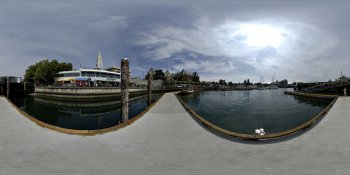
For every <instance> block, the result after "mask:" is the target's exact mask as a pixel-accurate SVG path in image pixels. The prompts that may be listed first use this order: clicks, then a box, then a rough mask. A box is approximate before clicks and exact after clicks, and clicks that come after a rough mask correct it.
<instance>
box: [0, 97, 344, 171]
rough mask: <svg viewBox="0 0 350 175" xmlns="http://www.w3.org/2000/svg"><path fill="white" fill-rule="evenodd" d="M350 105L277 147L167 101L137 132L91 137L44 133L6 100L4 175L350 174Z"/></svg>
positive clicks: (0, 106) (0, 129) (0, 145)
mask: <svg viewBox="0 0 350 175" xmlns="http://www.w3.org/2000/svg"><path fill="white" fill-rule="evenodd" d="M349 114H350V98H349V97H340V98H339V99H338V101H337V102H336V103H335V105H334V106H333V108H332V109H331V110H330V111H329V113H328V114H327V116H325V117H324V119H323V120H321V121H320V122H319V123H318V124H317V125H316V126H315V127H314V128H312V129H311V130H309V131H308V132H305V133H303V134H301V135H299V136H297V137H295V138H290V139H288V140H284V141H280V142H275V143H262V144H261V142H240V141H237V140H231V139H228V138H225V137H222V136H219V135H217V134H215V133H212V132H210V131H208V130H207V129H205V128H203V127H202V126H201V125H199V124H198V123H197V122H196V121H194V120H193V118H192V117H191V116H190V115H189V114H188V113H187V112H186V111H185V109H184V108H183V107H182V106H181V104H180V103H179V102H178V100H177V98H176V97H175V95H174V94H172V93H168V94H165V95H164V96H163V97H162V99H161V100H160V101H159V102H158V103H157V104H156V105H155V106H154V107H153V108H151V109H150V111H149V112H147V113H146V114H145V115H144V116H143V117H142V118H140V119H139V120H137V121H136V122H135V123H133V124H132V125H130V126H128V127H126V128H123V129H121V130H118V131H116V132H111V133H107V134H104V135H97V136H90V137H83V136H77V135H67V134H63V133H58V132H55V131H52V130H48V129H46V128H42V127H39V126H37V125H36V124H35V123H33V122H31V121H29V120H28V119H27V118H25V117H23V116H22V115H21V114H20V113H19V112H18V111H16V110H15V109H14V108H13V107H12V106H11V104H9V103H8V102H7V101H6V99H5V98H3V97H0V120H1V122H0V172H1V173H0V174H15V175H21V174H23V175H24V174H25V175H31V174H33V175H34V174H35V175H36V174H126V175H127V174H130V175H137V174H142V175H144V174H146V175H147V174H149V175H168V174H169V175H174V174H198V175H199V174H200V175H202V174H208V175H209V174H210V175H212V174H228V175H233V174H237V175H252V174H256V175H265V174H266V175H295V174H317V175H323V174H324V175H329V174H332V175H340V174H350V166H349V165H350V147H349V145H350V134H349V133H350V127H349V123H350V117H349Z"/></svg>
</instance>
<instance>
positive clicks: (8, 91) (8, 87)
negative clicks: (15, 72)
mask: <svg viewBox="0 0 350 175" xmlns="http://www.w3.org/2000/svg"><path fill="white" fill-rule="evenodd" d="M10 83H11V79H10V77H7V98H8V99H10Z"/></svg>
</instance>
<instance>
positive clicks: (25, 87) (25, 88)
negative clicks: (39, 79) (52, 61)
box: [23, 81, 27, 96]
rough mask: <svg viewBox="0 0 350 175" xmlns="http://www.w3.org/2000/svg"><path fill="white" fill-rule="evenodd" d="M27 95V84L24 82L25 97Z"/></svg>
mask: <svg viewBox="0 0 350 175" xmlns="http://www.w3.org/2000/svg"><path fill="white" fill-rule="evenodd" d="M26 94H27V83H26V82H25V81H23V96H25V95H26Z"/></svg>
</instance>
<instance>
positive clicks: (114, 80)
mask: <svg viewBox="0 0 350 175" xmlns="http://www.w3.org/2000/svg"><path fill="white" fill-rule="evenodd" d="M115 69H117V68H115ZM55 82H56V85H57V84H58V85H61V86H117V87H119V86H120V71H115V70H114V69H113V70H111V71H109V70H103V65H102V55H101V52H100V51H98V54H97V64H96V69H83V68H80V69H79V70H71V71H62V72H59V73H57V78H56V79H55Z"/></svg>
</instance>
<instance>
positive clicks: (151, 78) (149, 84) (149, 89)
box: [148, 68, 154, 106]
mask: <svg viewBox="0 0 350 175" xmlns="http://www.w3.org/2000/svg"><path fill="white" fill-rule="evenodd" d="M153 74H154V72H153V69H152V68H151V69H150V70H149V72H148V106H151V104H152V80H153Z"/></svg>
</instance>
